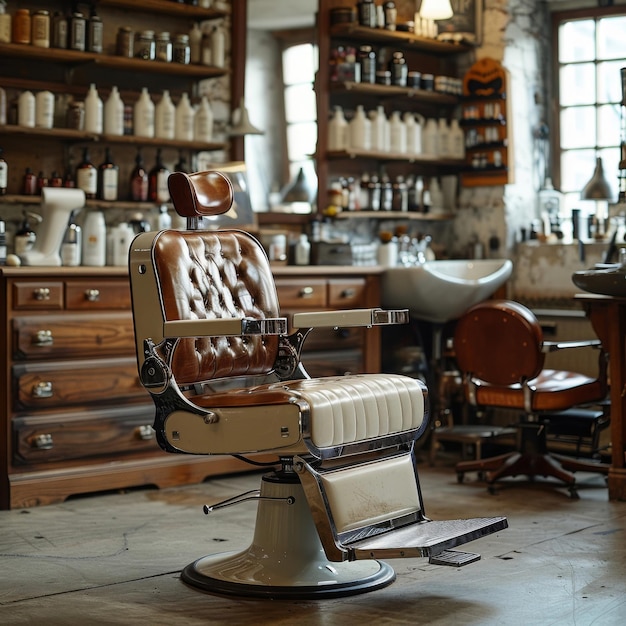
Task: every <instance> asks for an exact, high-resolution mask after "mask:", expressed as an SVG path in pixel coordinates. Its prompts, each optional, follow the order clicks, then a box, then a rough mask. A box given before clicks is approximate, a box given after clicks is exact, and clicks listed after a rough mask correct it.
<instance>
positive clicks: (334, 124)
mask: <svg viewBox="0 0 626 626" xmlns="http://www.w3.org/2000/svg"><path fill="white" fill-rule="evenodd" d="M347 147H348V122H347V121H346V118H345V116H344V114H343V109H342V108H341V107H339V106H336V107H335V112H334V113H333V116H332V118H331V119H330V122H329V123H328V149H329V150H333V151H334V150H339V151H341V150H345V149H346V148H347Z"/></svg>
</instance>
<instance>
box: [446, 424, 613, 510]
mask: <svg viewBox="0 0 626 626" xmlns="http://www.w3.org/2000/svg"><path fill="white" fill-rule="evenodd" d="M521 438H522V441H521V446H520V451H519V452H511V453H508V454H501V455H499V456H494V457H491V458H488V459H478V460H476V461H462V462H461V463H457V465H456V472H457V476H458V479H459V482H461V481H462V480H463V475H464V474H465V472H474V471H477V472H485V471H486V472H487V485H488V486H489V490H490V491H491V490H492V489H493V484H494V483H495V482H496V481H497V480H500V479H501V478H505V477H506V476H519V475H526V476H528V477H529V478H530V479H531V480H532V478H533V477H534V476H544V477H548V476H551V477H553V478H557V479H558V480H560V481H562V482H563V483H565V484H566V485H567V487H568V489H569V491H570V494H571V496H572V497H574V498H575V497H577V492H576V478H575V476H574V474H572V472H575V471H587V472H598V473H601V474H605V475H606V474H607V473H608V465H606V464H603V463H596V462H594V461H586V460H582V459H570V458H567V457H564V456H562V455H552V454H550V453H549V452H548V449H547V445H546V429H545V426H544V425H542V424H540V423H527V424H522V425H521Z"/></svg>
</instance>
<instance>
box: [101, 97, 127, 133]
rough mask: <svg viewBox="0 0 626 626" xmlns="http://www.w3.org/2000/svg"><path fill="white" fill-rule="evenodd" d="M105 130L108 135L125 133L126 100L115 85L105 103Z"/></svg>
mask: <svg viewBox="0 0 626 626" xmlns="http://www.w3.org/2000/svg"><path fill="white" fill-rule="evenodd" d="M104 132H105V133H106V134H107V135H123V134H124V102H123V101H122V98H121V96H120V92H119V90H118V88H117V87H116V86H115V85H113V87H111V93H110V94H109V97H108V98H107V101H106V102H105V103H104Z"/></svg>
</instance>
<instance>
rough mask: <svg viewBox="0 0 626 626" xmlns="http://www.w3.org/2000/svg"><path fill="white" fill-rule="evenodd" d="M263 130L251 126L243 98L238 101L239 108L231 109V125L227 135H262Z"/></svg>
mask: <svg viewBox="0 0 626 626" xmlns="http://www.w3.org/2000/svg"><path fill="white" fill-rule="evenodd" d="M262 134H263V131H262V130H259V129H258V128H257V127H256V126H253V125H252V123H251V122H250V117H249V116H248V109H246V107H245V105H244V102H243V98H241V100H240V102H239V108H238V109H235V110H234V111H233V125H232V127H231V129H230V132H229V135H230V136H231V137H243V136H244V135H262Z"/></svg>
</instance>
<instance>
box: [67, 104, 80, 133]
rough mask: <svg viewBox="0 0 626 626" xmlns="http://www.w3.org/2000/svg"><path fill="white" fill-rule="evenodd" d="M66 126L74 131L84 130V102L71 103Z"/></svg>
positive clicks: (68, 108) (68, 106) (68, 107)
mask: <svg viewBox="0 0 626 626" xmlns="http://www.w3.org/2000/svg"><path fill="white" fill-rule="evenodd" d="M66 125H67V127H68V128H71V129H73V130H84V128H85V105H84V103H83V102H70V103H69V104H68V105H67V117H66Z"/></svg>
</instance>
